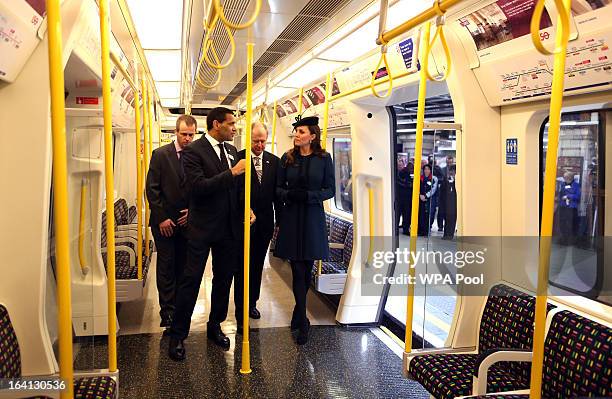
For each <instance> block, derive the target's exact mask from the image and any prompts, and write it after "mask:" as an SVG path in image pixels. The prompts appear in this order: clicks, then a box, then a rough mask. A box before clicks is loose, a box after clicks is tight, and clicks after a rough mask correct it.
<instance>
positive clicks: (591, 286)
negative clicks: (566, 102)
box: [540, 111, 612, 304]
mask: <svg viewBox="0 0 612 399" xmlns="http://www.w3.org/2000/svg"><path fill="white" fill-rule="evenodd" d="M606 115H608V116H609V115H610V113H609V112H606V111H584V112H568V113H564V114H562V116H561V129H560V131H559V150H558V155H557V171H556V187H555V191H556V192H555V211H554V212H555V213H554V225H553V241H552V248H551V256H550V277H549V279H550V280H549V282H550V285H551V293H552V294H556V295H562V296H563V295H568V294H569V295H571V294H574V295H580V296H584V297H587V298H590V299H594V300H598V301H600V302H604V303H607V304H612V301H611V299H610V296H607V294H608V293H605V292H603V291H605V289H606V288H609V287H603V286H602V284H603V283H604V280H605V279H604V278H603V276H604V267H605V264H606V262H605V259H604V257H605V251H604V248H605V246H604V237H605V236H606V235H610V232H609V231H606V230H607V229H609V226H610V222H609V221H606V217H607V215H606V213H605V201H606V198H605V186H606V164H605V160H606V153H607V150H606V141H605V126H606ZM548 127H549V123H548V120H546V121H545V122H544V123H543V125H542V128H541V134H540V148H541V157H540V160H541V162H540V183H541V184H540V198H542V192H543V179H544V170H545V165H546V153H547V149H548ZM541 210H542V204H541V200H540V213H541Z"/></svg>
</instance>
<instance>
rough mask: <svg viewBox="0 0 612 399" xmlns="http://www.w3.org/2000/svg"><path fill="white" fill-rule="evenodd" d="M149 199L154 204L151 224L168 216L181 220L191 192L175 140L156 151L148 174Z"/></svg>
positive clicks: (147, 191) (159, 221)
mask: <svg viewBox="0 0 612 399" xmlns="http://www.w3.org/2000/svg"><path fill="white" fill-rule="evenodd" d="M146 193H147V199H148V200H149V206H150V208H151V217H150V218H149V226H155V227H157V226H158V225H159V224H160V223H161V222H163V221H164V220H166V219H172V220H173V221H174V223H177V219H178V218H179V217H180V216H181V214H180V211H181V210H182V209H187V207H188V205H189V193H188V190H187V186H186V184H185V176H184V174H183V171H182V169H181V161H179V159H178V156H177V155H176V148H175V146H174V142H172V143H170V144H166V145H165V146H163V147H160V148H158V149H156V150H154V151H153V154H152V155H151V162H150V164H149V173H148V174H147V187H146Z"/></svg>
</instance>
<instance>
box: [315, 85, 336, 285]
mask: <svg viewBox="0 0 612 399" xmlns="http://www.w3.org/2000/svg"><path fill="white" fill-rule="evenodd" d="M331 82H332V75H331V73H328V74H327V77H326V78H325V104H324V107H325V108H324V110H323V129H322V131H321V146H322V147H323V149H325V144H326V141H327V129H328V127H329V103H330V101H331V98H330V96H331V92H332V91H331ZM321 273H323V261H322V260H319V261H318V262H317V274H318V275H319V276H320V275H321Z"/></svg>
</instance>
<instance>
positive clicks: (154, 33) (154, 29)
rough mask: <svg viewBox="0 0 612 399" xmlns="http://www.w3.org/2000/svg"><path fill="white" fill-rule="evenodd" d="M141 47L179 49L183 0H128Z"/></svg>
mask: <svg viewBox="0 0 612 399" xmlns="http://www.w3.org/2000/svg"><path fill="white" fill-rule="evenodd" d="M127 3H128V7H129V9H130V14H131V15H132V20H133V21H134V26H135V27H136V33H137V34H138V38H139V39H140V44H141V45H142V48H143V49H160V48H164V49H180V48H181V34H182V26H183V25H182V24H183V0H128V1H127Z"/></svg>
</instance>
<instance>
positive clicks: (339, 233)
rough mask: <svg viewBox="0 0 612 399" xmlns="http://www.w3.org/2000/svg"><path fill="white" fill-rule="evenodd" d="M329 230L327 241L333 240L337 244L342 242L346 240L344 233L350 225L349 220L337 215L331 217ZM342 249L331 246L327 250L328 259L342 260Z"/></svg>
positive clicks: (333, 260)
mask: <svg viewBox="0 0 612 399" xmlns="http://www.w3.org/2000/svg"><path fill="white" fill-rule="evenodd" d="M331 218H332V219H331V222H330V223H331V227H330V228H331V231H330V234H329V242H334V243H338V244H344V241H345V240H346V234H347V232H348V229H349V226H351V224H352V223H351V222H347V221H346V220H342V219H338V218H337V217H334V216H332V217H331ZM342 256H343V250H342V249H337V248H332V249H330V250H329V259H327V260H329V261H332V262H342Z"/></svg>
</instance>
